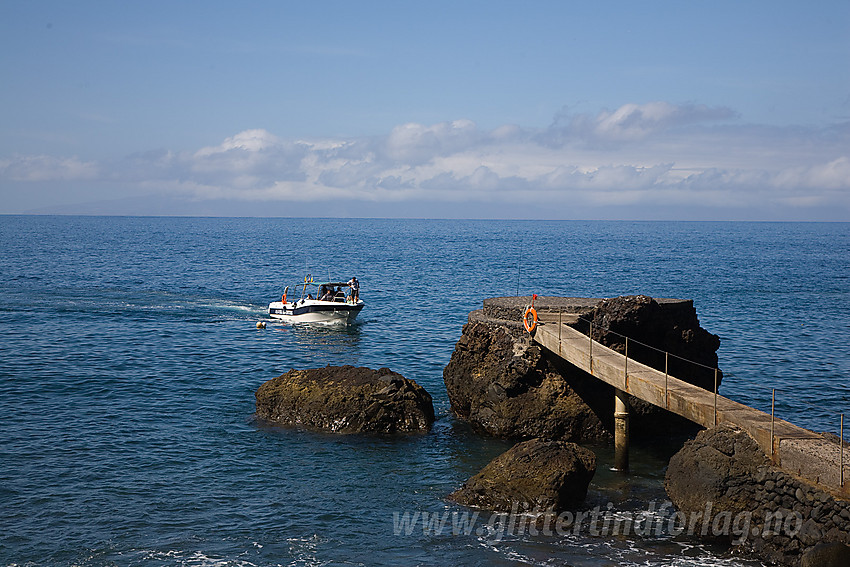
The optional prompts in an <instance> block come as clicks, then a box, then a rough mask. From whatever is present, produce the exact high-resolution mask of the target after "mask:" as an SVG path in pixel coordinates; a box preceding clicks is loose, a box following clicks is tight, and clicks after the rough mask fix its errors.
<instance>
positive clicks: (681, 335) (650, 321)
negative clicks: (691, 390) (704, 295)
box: [574, 295, 723, 390]
mask: <svg viewBox="0 0 850 567" xmlns="http://www.w3.org/2000/svg"><path fill="white" fill-rule="evenodd" d="M583 318H584V319H586V320H588V321H592V323H593V339H594V340H596V341H598V342H600V343H602V344H604V345H605V346H607V347H608V348H610V349H613V350H615V351H617V352H619V353H623V352H625V350H626V341H625V338H624V337H629V338H630V342H629V357H630V358H634V359H635V360H638V361H640V362H642V363H644V364H646V365H648V366H651V367H653V368H656V369H659V370H664V367H665V364H667V369H668V371H669V373H670V375H671V376H676V377H677V378H680V379H682V380H686V381H688V382H690V383H691V384H695V385H697V386H700V387H701V388H705V389H706V390H713V389H714V369H715V368H717V362H718V361H717V349H718V348H720V338H719V337H718V336H717V335H714V334H712V333H709V332H708V331H706V330H705V329H703V328H702V327H701V326H700V323H699V319H698V318H697V313H696V310H695V309H694V304H693V302H692V301H682V300H669V299H668V300H663V299H662V300H655V299H653V298H651V297H648V296H646V295H632V296H625V297H615V298H613V299H604V300H602V301H600V302H599V303H598V304H597V305H596V306H595V307H594V308H593V309H592V310H591V311H590V312H589V313H587V314H586V315H585V316H584V317H583ZM574 326H575V327H576V328H578V329H582V330H584V331H585V332H587V330H588V328H589V327H590V325H589V324H587V323H583V322H579V323H577V324H576V325H574ZM665 352H668V353H670V354H671V355H672V356H669V357H667V358H666V359H665V356H664V353H665ZM722 378H723V375H722V373H720V372H718V375H717V380H718V386H719V385H720V382H721V380H722Z"/></svg>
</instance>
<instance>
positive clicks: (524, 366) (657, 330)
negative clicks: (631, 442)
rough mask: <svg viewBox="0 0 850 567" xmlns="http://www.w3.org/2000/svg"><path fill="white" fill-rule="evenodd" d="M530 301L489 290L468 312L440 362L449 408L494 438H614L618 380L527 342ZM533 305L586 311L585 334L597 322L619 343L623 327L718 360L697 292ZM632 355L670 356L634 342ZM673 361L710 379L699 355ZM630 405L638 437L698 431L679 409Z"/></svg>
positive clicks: (691, 374) (686, 374)
mask: <svg viewBox="0 0 850 567" xmlns="http://www.w3.org/2000/svg"><path fill="white" fill-rule="evenodd" d="M527 303H528V298H510V297H499V298H491V299H487V300H485V301H484V309H483V311H475V312H473V313H471V314H470V316H469V323H468V324H467V325H464V327H463V334H462V336H461V338H460V340H458V342H457V345H456V346H455V351H454V353H453V354H452V358H451V361H450V362H449V364H448V365H447V366H446V368H445V370H444V371H443V380H444V382H445V384H446V390H447V392H448V395H449V400H450V402H451V407H452V411H453V412H454V413H455V415H457V416H458V417H460V418H463V419H464V420H467V421H468V422H469V423H470V424H471V425H472V426H473V427H474V428H475V429H477V430H479V431H482V432H485V433H488V434H490V435H495V436H497V437H505V438H519V439H523V438H530V437H545V438H549V439H564V440H569V441H585V440H592V439H605V438H609V437H610V436H611V432H612V431H613V417H612V416H613V411H614V407H613V404H614V402H613V399H614V394H613V388H611V387H610V386H608V385H606V384H604V383H602V382H600V381H598V380H597V379H596V378H593V377H592V376H590V375H589V374H587V373H585V372H583V371H581V370H579V369H578V368H576V367H574V366H572V365H571V364H568V363H565V362H563V361H561V360H560V359H558V358H557V357H556V356H554V355H552V354H551V353H548V352H546V351H544V350H542V349H541V348H540V347H539V346H536V345H534V344H533V343H531V341H530V340H529V337H528V335H527V334H526V333H525V331H524V329H523V328H522V323H521V322H520V321H521V318H522V312H523V309H524V305H525V304H527ZM537 309H538V312H540V313H541V315H543V314H544V313H545V314H547V315H548V316H549V317H557V315H556V313H558V312H560V311H563V312H564V313H567V314H572V315H579V316H581V318H582V319H581V320H579V321H578V322H576V323H573V324H572V325H573V326H574V327H576V328H577V329H578V330H580V331H582V332H584V333H587V332H589V331H590V325H589V323H588V321H593V322H594V323H593V336H594V338H595V339H596V340H598V341H600V342H602V343H603V344H606V345H607V346H610V347H611V348H613V349H614V350H619V351H620V352H623V350H625V341H624V340H623V339H622V337H621V336H620V335H619V334H618V333H621V334H623V335H627V336H630V337H631V338H632V339H636V340H637V341H640V342H641V343H645V344H647V345H651V346H653V347H655V348H659V349H665V350H667V351H669V352H670V353H672V354H676V355H678V356H682V357H687V358H690V359H693V360H695V361H697V362H700V363H701V364H705V365H707V366H711V365H716V364H717V355H716V352H715V351H716V350H717V348H718V346H719V339H718V338H717V337H716V336H715V335H712V334H711V333H708V332H707V331H706V330H705V329H702V328H701V327H700V325H699V320H698V318H697V316H696V311H695V310H694V307H693V302H691V301H684V300H657V301H656V300H654V299H651V298H649V297H646V296H631V297H620V298H615V299H608V300H592V299H582V298H557V297H540V298H538V301H537ZM549 320H552V319H549ZM555 320H557V319H555ZM629 356H630V357H631V358H634V359H636V360H639V361H641V362H644V363H645V364H649V365H650V366H654V367H655V368H658V369H659V370H661V371H663V370H664V364H665V357H664V355H663V354H658V353H657V351H655V350H653V349H651V348H647V347H643V346H641V345H639V344H638V343H637V342H633V341H630V343H629ZM667 362H669V370H670V373H671V375H673V376H676V377H677V378H680V379H683V380H686V381H692V382H693V383H698V384H700V385H702V386H705V385H706V384H707V383H709V382H710V384H711V388H713V386H714V372H713V371H712V370H709V369H706V368H703V367H701V366H698V365H693V364H689V365H686V368H685V367H683V366H682V365H683V363H682V362H681V361H679V360H678V359H676V358H675V357H669V360H668V361H667ZM677 364H678V365H679V366H677ZM675 371H681V373H680V374H679V375H677V374H676V373H675ZM718 376H720V375H719V374H718ZM631 406H632V407H631V410H630V411H631V420H632V433H633V436H635V437H640V436H641V435H645V436H649V435H652V436H658V435H664V436H669V432H671V431H675V432H682V433H687V432H695V431H696V427H695V426H693V425H692V424H690V423H689V422H687V421H686V420H684V419H683V418H679V417H677V416H674V415H672V414H669V413H667V412H665V411H664V410H661V409H658V408H655V407H653V406H651V405H649V404H647V403H645V402H643V401H641V400H638V399H637V398H634V397H632V398H631Z"/></svg>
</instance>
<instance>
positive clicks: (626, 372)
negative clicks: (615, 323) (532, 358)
mask: <svg viewBox="0 0 850 567" xmlns="http://www.w3.org/2000/svg"><path fill="white" fill-rule="evenodd" d="M571 315H575V314H574V313H571ZM576 321H582V322H585V323H587V324H588V332H587V337H588V358H589V361H588V366H589V373H590V374H591V376H592V375H593V343H594V338H593V331H594V326H593V321H592V320H589V319H585V318H584V317H580V316H577V317H576ZM563 324H564V323H563V308H559V309H558V351H559V353H560V350H561V327H562V326H563ZM576 330H578V331H579V332H581V331H580V330H579V329H576ZM597 331H598V326H597ZM608 335H615V336H617V337H620V338H622V339H623V351H624V352H623V356H624V358H625V360H624V365H623V366H624V370H623V379H624V382H625V387H626V390H628V387H629V370H628V368H629V345H630V344H631V345H632V346H633V347H634V345H639V346H640V347H643V348H646V349H649V350H650V351H654V352H657V353H659V354H663V355H664V406H665V409H666V410H668V411H669V409H670V394H669V389H668V380H669V377H670V374H671V371H670V359H671V357H672V358H673V359H674V360H678V361H680V362H682V363H686V364H690V365H694V366H696V367H698V368H702V369H705V370H709V371H712V372H713V379H714V388H713V394H714V425H715V426H716V425H717V398H718V387H719V382H720V377H721V376H723V377H728V378H731V377H734V378H736V379H739V380H744V381H747V382H750V383H755V382H754V381H752V380H747V379H746V378H743V377H741V376H737V375H735V374H731V373H722V372H721V370H720V369H719V368H718V367H716V366H708V365H706V364H702V363H700V362H696V361H694V360H689V359H687V358H685V357H682V356H679V355H676V354H673V353H671V352H668V351H665V350H662V349H659V348H657V347H654V346H652V345H649V344H646V343H643V342H640V341H638V340H636V339H634V338H631V337H628V336H626V335H624V334H622V333H618V332H617V331H612V330H611V329H610V328H607V329H604V331H603V332H602V335H601V336H600V339H601V338H603V337H606V336H608ZM612 350H615V351H616V349H612ZM632 359H633V360H635V361H638V362H642V361H640V360H638V359H637V358H636V357H634V356H632ZM642 363H643V364H646V365H647V366H650V367H652V368H655V370H659V369H658V368H657V367H656V366H655V365H653V364H652V363H650V362H642ZM659 371H660V370H659ZM679 375H681V374H679ZM692 385H694V386H696V387H698V388H702V389H703V390H705V391H708V392H711V390H708V389H707V388H703V387H702V386H700V385H699V384H692ZM759 385H760V386H761V384H759ZM771 390H772V391H771V401H770V457H771V460H773V461H774V462H775V460H776V439H775V428H776V391H777V388H771ZM802 403H803V404H804V405H806V406H808V407H811V408H813V409H817V408H814V406H812V405H811V404H808V403H806V402H805V401H803V402H802ZM838 440H839V441H838V445H839V462H838V483H839V484H838V487H839V490H843V489H844V486H845V474H844V468H845V467H844V445H845V442H844V413H840V414H839V436H838Z"/></svg>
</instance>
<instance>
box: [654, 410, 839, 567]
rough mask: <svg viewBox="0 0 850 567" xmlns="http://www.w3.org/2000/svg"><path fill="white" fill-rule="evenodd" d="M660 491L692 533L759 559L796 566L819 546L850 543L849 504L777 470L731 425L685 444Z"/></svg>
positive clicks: (674, 460)
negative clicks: (688, 521)
mask: <svg viewBox="0 0 850 567" xmlns="http://www.w3.org/2000/svg"><path fill="white" fill-rule="evenodd" d="M665 488H666V490H667V494H668V495H669V497H670V500H671V501H672V502H673V504H674V505H675V506H676V507H677V508H678V509H679V510H680V511H681V512H682V513H683V514H684V515H685V517H687V518H694V521H695V526H694V528H693V533H694V534H696V535H699V536H702V537H705V538H708V539H719V540H723V541H725V542H728V543H730V544H732V545H734V546H735V547H736V548H737V549H738V551H740V552H744V553H751V554H754V555H756V556H758V557H759V558H761V559H765V560H768V561H771V562H775V563H779V564H781V565H789V566H792V565H793V566H796V565H798V564H799V563H800V559H801V557H802V556H803V554H804V553H805V552H807V551H809V550H810V549H812V548H813V547H814V546H816V545H817V544H821V543H826V542H840V543H844V544H850V503H848V502H847V501H845V500H841V499H838V498H836V497H834V496H833V495H831V494H829V493H827V492H825V491H823V490H821V489H820V488H818V487H815V486H812V485H810V484H808V483H806V482H804V481H802V480H800V479H798V478H795V477H793V476H792V475H790V474H788V473H787V472H785V471H782V470H780V469H779V468H777V467H775V466H774V465H773V464H772V463H771V462H770V460H769V459H768V458H767V457H766V456H765V455H764V453H763V452H762V450H761V449H760V448H759V447H758V445H757V444H756V443H755V441H753V440H752V439H751V438H750V437H749V436H748V435H747V434H746V433H745V432H743V431H741V430H738V429H734V428H732V427H729V426H719V427H716V428H713V429H708V430H705V431H702V432H700V434H699V435H697V437H696V438H695V439H694V440H692V441H689V442H687V443H686V444H685V446H684V447H683V448H682V449H681V450H680V451H679V452H678V453H676V455H674V456H673V458H672V459H670V466H669V467H668V469H667V474H666V479H665ZM706 510H710V514H706V513H705V512H706ZM727 520H728V522H727ZM727 524H728V525H727ZM689 528H690V526H689ZM742 528H746V530H742Z"/></svg>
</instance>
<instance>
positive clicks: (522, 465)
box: [449, 439, 596, 512]
mask: <svg viewBox="0 0 850 567" xmlns="http://www.w3.org/2000/svg"><path fill="white" fill-rule="evenodd" d="M595 472H596V456H595V455H594V454H593V453H592V452H591V451H589V450H587V449H584V448H582V447H579V446H578V445H575V444H574V443H567V442H564V441H544V440H542V439H531V440H528V441H524V442H521V443H517V444H516V445H514V446H513V447H512V448H511V449H509V450H508V451H506V452H505V453H502V454H501V455H499V456H498V457H496V458H495V459H493V460H492V461H490V463H489V464H487V466H485V467H484V468H483V469H482V470H481V472H479V473H478V474H476V475H475V476H473V477H472V478H470V479H469V480H467V481H466V483H464V485H463V486H462V487H461V488H460V489H458V490H457V491H455V492H453V493H452V494H451V495H449V499H450V500H452V501H454V502H458V503H459V504H463V505H466V506H474V507H477V508H485V509H487V510H497V511H513V512H517V511H519V512H525V511H546V510H549V511H561V510H566V509H569V508H573V507H576V506H578V505H580V504H581V503H582V502H583V501H584V499H585V497H586V496H587V486H588V484H590V480H591V479H592V478H593V474H594V473H595Z"/></svg>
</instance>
